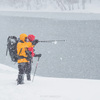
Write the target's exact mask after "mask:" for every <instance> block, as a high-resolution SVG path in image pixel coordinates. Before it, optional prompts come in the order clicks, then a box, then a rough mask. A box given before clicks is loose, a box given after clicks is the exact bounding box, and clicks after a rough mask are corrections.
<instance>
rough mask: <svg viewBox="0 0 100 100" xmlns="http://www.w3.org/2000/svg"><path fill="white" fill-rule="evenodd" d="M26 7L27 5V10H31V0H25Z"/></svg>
mask: <svg viewBox="0 0 100 100" xmlns="http://www.w3.org/2000/svg"><path fill="white" fill-rule="evenodd" d="M26 5H27V10H31V0H27V2H26Z"/></svg>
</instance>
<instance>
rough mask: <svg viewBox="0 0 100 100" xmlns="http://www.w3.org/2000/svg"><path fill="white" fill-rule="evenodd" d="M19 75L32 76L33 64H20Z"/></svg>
mask: <svg viewBox="0 0 100 100" xmlns="http://www.w3.org/2000/svg"><path fill="white" fill-rule="evenodd" d="M18 70H19V74H30V73H31V63H30V62H29V63H19V64H18Z"/></svg>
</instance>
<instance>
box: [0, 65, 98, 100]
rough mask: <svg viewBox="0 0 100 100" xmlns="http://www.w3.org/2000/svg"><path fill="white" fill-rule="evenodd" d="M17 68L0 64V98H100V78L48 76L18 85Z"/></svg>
mask: <svg viewBox="0 0 100 100" xmlns="http://www.w3.org/2000/svg"><path fill="white" fill-rule="evenodd" d="M16 78H17V70H15V69H13V68H11V67H9V66H5V65H2V64H0V100H51V99H53V100H100V94H99V93H100V80H85V79H67V78H47V77H40V76H36V77H35V80H34V82H32V81H29V82H28V81H27V80H26V79H25V84H23V85H16Z"/></svg>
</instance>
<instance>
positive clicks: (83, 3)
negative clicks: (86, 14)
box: [82, 0, 86, 9]
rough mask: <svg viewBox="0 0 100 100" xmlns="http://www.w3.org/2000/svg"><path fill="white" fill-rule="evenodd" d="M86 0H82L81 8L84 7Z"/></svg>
mask: <svg viewBox="0 0 100 100" xmlns="http://www.w3.org/2000/svg"><path fill="white" fill-rule="evenodd" d="M85 3H86V0H82V8H83V9H85Z"/></svg>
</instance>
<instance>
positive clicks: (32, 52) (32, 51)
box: [28, 47, 35, 57]
mask: <svg viewBox="0 0 100 100" xmlns="http://www.w3.org/2000/svg"><path fill="white" fill-rule="evenodd" d="M28 50H29V51H31V55H32V57H34V55H35V53H34V49H33V47H31V48H28Z"/></svg>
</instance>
